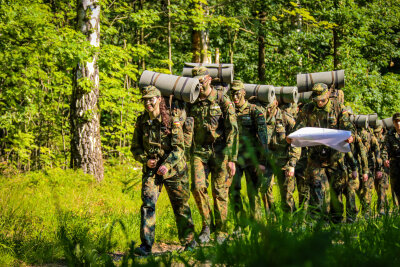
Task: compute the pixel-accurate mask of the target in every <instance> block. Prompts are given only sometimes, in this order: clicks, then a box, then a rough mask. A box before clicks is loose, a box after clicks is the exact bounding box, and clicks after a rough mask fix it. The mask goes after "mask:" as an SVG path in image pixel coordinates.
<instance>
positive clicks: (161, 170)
mask: <svg viewBox="0 0 400 267" xmlns="http://www.w3.org/2000/svg"><path fill="white" fill-rule="evenodd" d="M167 172H168V168H167V167H165V165H161V166H160V168H158V171H157V174H158V175H165V174H166V173H167Z"/></svg>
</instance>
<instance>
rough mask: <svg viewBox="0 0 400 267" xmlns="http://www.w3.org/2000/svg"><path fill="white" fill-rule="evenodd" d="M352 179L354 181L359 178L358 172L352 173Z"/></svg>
mask: <svg viewBox="0 0 400 267" xmlns="http://www.w3.org/2000/svg"><path fill="white" fill-rule="evenodd" d="M351 177H352V178H353V179H357V177H358V172H357V171H352V172H351Z"/></svg>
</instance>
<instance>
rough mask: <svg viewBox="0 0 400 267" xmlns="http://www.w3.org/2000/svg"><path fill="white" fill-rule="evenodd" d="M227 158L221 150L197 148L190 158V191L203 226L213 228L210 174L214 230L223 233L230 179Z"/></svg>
mask: <svg viewBox="0 0 400 267" xmlns="http://www.w3.org/2000/svg"><path fill="white" fill-rule="evenodd" d="M227 164H228V157H227V156H226V155H224V154H223V152H222V149H220V150H214V149H213V148H211V147H197V148H196V149H195V150H194V152H193V154H192V156H191V165H192V166H191V172H192V175H191V176H192V185H191V190H192V194H193V197H194V200H195V201H196V205H197V207H198V209H199V212H200V215H201V217H202V222H203V226H213V216H212V210H211V205H210V199H209V196H208V192H207V188H208V185H209V183H208V175H209V173H211V189H212V196H213V200H214V216H215V229H216V231H217V232H225V231H226V229H225V223H226V219H227V215H228V201H229V196H228V195H229V187H230V185H231V183H232V177H229V175H228V171H227Z"/></svg>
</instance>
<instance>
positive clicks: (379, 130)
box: [374, 125, 382, 133]
mask: <svg viewBox="0 0 400 267" xmlns="http://www.w3.org/2000/svg"><path fill="white" fill-rule="evenodd" d="M381 131H382V125H376V126H375V127H374V133H380V132H381Z"/></svg>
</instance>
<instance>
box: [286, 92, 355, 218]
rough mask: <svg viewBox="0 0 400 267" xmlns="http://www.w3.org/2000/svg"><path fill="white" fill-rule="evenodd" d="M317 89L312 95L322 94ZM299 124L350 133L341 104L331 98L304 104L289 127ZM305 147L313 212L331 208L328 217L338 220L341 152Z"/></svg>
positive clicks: (343, 175) (342, 180)
mask: <svg viewBox="0 0 400 267" xmlns="http://www.w3.org/2000/svg"><path fill="white" fill-rule="evenodd" d="M320 91H321V92H320V94H318V96H316V98H319V97H320V96H321V95H324V94H325V88H322V89H321V90H320ZM303 127H320V128H330V129H342V130H349V131H351V132H352V133H354V128H353V125H352V124H351V122H350V119H349V114H348V112H347V111H346V109H345V107H344V106H343V105H341V104H339V103H337V102H335V101H332V100H328V102H327V104H326V105H325V106H324V107H322V108H319V107H318V106H317V104H316V103H315V102H311V103H308V104H306V105H305V106H304V108H303V109H302V110H301V111H300V113H299V115H298V119H297V121H296V125H295V127H294V129H293V130H294V131H296V130H298V129H300V128H303ZM308 149H309V150H308V163H307V170H306V176H307V178H309V179H310V183H311V185H312V187H313V190H312V191H313V192H312V194H311V195H312V197H311V200H312V201H313V203H312V204H313V206H315V207H317V211H322V212H323V213H325V214H328V213H329V212H330V207H332V212H331V213H332V219H333V220H334V221H340V220H342V212H343V202H342V195H343V193H344V189H345V185H346V172H345V169H344V166H345V163H344V153H340V152H338V151H336V150H333V149H331V148H329V147H326V146H314V147H309V148H308ZM330 184H331V185H332V190H333V191H334V199H333V202H332V203H331V201H330V200H331V194H330V188H331V187H330ZM310 205H311V203H310Z"/></svg>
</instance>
